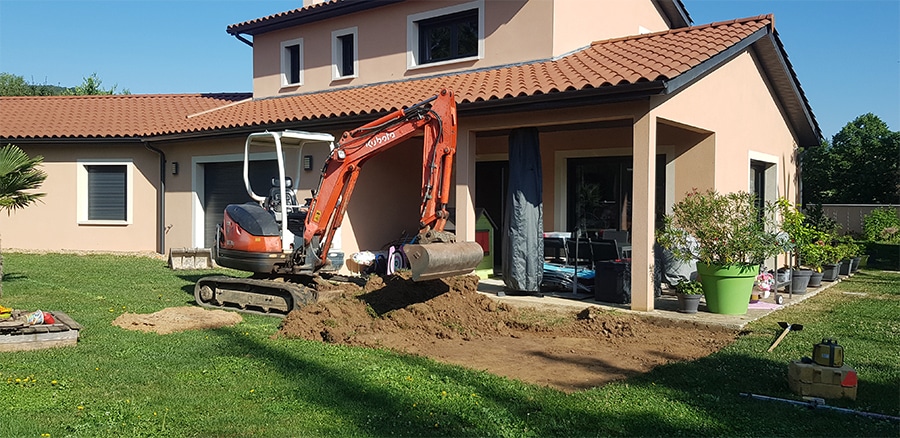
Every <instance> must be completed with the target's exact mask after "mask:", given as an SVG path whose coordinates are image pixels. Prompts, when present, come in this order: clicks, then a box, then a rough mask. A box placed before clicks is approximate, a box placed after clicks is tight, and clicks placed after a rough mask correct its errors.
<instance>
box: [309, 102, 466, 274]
mask: <svg viewBox="0 0 900 438" xmlns="http://www.w3.org/2000/svg"><path fill="white" fill-rule="evenodd" d="M420 131H424V147H423V150H422V153H423V158H422V166H423V167H422V204H421V208H420V212H421V218H420V223H419V226H420V232H426V231H428V230H435V231H443V230H444V226H445V224H446V222H447V218H448V213H447V203H448V202H449V197H450V175H451V172H452V169H453V156H454V155H455V154H456V136H457V117H456V101H455V100H454V96H453V93H452V92H450V91H448V90H441V92H440V93H439V94H437V95H435V96H433V97H431V98H429V99H427V100H424V101H422V102H419V103H417V104H415V105H413V106H411V107H409V108H406V109H400V110H397V111H394V112H392V113H390V114H388V115H385V116H383V117H381V118H379V119H377V120H375V121H372V122H370V123H368V124H366V125H363V126H361V127H359V128H357V129H354V130H353V131H348V132H345V133H344V134H343V136H342V137H341V140H340V142H339V143H338V145H337V147H335V149H334V150H333V151H332V152H331V155H330V156H329V157H328V159H327V160H326V162H325V166H324V170H323V173H322V177H321V178H320V180H319V187H318V189H317V190H316V193H315V195H314V196H313V198H312V200H311V201H310V206H309V213H308V214H307V216H306V223H305V228H304V234H303V240H304V244H305V245H306V250H307V251H306V257H307V261H306V265H310V262H314V263H315V264H316V265H322V264H324V263H325V261H326V258H327V254H328V249H329V247H330V245H331V242H332V239H333V238H334V233H335V232H336V230H337V228H338V227H339V226H340V225H341V221H342V220H343V217H344V213H345V211H346V209H347V205H348V203H349V201H350V197H351V195H352V193H353V189H354V187H355V185H356V181H357V178H358V177H359V171H360V169H361V167H362V165H363V164H365V163H366V161H368V160H369V159H371V158H372V157H374V156H376V155H378V154H379V153H381V152H384V151H386V150H388V149H390V148H391V147H393V146H396V145H398V144H400V143H402V142H404V141H405V140H407V139H409V138H411V137H413V136H414V135H416V134H417V133H418V132H420Z"/></svg>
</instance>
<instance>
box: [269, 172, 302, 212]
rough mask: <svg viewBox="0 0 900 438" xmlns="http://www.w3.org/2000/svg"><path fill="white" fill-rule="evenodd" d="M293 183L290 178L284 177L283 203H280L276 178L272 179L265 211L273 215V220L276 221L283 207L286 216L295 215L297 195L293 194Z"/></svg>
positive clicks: (297, 206)
mask: <svg viewBox="0 0 900 438" xmlns="http://www.w3.org/2000/svg"><path fill="white" fill-rule="evenodd" d="M293 186H294V181H293V180H292V179H291V177H289V176H286V177H284V188H285V191H284V197H285V198H287V199H285V202H281V188H280V185H279V184H278V177H274V178H272V188H271V189H269V196H268V197H266V200H265V207H266V210H269V211H270V212H272V213H273V214H274V215H275V218H276V219H278V218H279V217H278V215H279V214H280V213H281V208H282V207H285V208H286V209H287V210H285V211H286V212H287V213H288V214H291V213H296V212H297V209H298V208H299V205H298V204H297V195H295V194H294V190H293Z"/></svg>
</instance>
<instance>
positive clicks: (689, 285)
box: [675, 280, 703, 313]
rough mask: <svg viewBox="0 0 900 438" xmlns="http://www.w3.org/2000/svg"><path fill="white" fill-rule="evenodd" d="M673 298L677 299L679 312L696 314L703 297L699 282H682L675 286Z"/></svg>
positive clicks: (701, 286)
mask: <svg viewBox="0 0 900 438" xmlns="http://www.w3.org/2000/svg"><path fill="white" fill-rule="evenodd" d="M675 296H676V297H678V311H679V312H681V313H697V309H699V308H700V298H701V297H702V296H703V285H701V284H700V282H699V281H695V280H684V281H682V282H680V283H678V284H676V285H675Z"/></svg>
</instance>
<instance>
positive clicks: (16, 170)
mask: <svg viewBox="0 0 900 438" xmlns="http://www.w3.org/2000/svg"><path fill="white" fill-rule="evenodd" d="M43 160H44V157H42V156H40V155H38V156H36V157H34V158H30V157H29V156H28V155H27V154H26V153H25V152H24V151H22V149H19V147H18V146H16V145H12V144H7V145H6V146H3V147H0V210H6V212H7V214H10V213H12V212H13V211H15V210H17V209H20V208H25V207H27V206H28V205H31V204H32V203H34V202H36V201H38V200H39V199H40V198H41V197H43V196H44V193H33V192H29V191H30V190H35V189H37V188H38V187H40V186H41V184H43V182H44V180H45V179H47V174H46V173H44V171H42V170H40V169H38V168H37V167H38V166H39V165H40V164H41V162H43Z"/></svg>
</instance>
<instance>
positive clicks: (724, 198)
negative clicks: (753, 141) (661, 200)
mask: <svg viewBox="0 0 900 438" xmlns="http://www.w3.org/2000/svg"><path fill="white" fill-rule="evenodd" d="M756 205H757V203H756V196H755V195H753V194H752V193H748V192H732V193H726V194H720V193H718V192H716V191H714V190H708V191H706V192H703V193H701V192H698V191H696V190H694V191H693V192H690V193H688V194H687V196H685V198H684V199H682V200H681V201H679V202H678V203H676V204H675V205H674V206H673V207H672V214H671V215H666V219H665V225H664V227H663V229H662V230H660V231H659V232H658V233H657V240H658V241H659V244H660V245H662V247H664V248H666V249H668V250H670V251H672V254H673V255H674V256H675V258H677V259H680V260H684V261H690V260H699V261H700V262H701V263H705V264H715V265H723V266H729V265H735V264H744V263H750V264H756V263H760V262H761V261H762V260H765V259H767V258H769V257H772V256H774V255H775V254H778V253H780V252H781V251H782V243H781V242H780V241H779V239H778V236H777V235H776V234H775V233H774V232H772V231H770V230H771V229H773V226H772V224H771V223H767V222H770V221H769V220H761V219H760V217H761V215H760V212H759V210H758V209H757V206H756ZM762 217H764V218H768V217H770V215H762Z"/></svg>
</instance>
